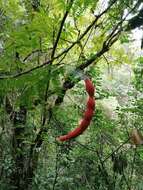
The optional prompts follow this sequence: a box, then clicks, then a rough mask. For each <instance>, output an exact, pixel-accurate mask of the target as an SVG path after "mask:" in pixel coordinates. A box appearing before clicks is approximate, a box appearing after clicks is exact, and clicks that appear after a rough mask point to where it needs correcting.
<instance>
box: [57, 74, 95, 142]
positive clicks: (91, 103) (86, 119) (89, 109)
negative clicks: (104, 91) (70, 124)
mask: <svg viewBox="0 0 143 190" xmlns="http://www.w3.org/2000/svg"><path fill="white" fill-rule="evenodd" d="M84 82H85V88H86V91H87V93H88V95H89V97H88V100H87V104H86V111H85V112H84V114H83V119H82V120H81V122H80V124H79V127H77V128H76V129H74V130H73V131H70V132H69V133H68V134H67V135H63V136H60V137H58V138H57V140H59V141H67V140H70V139H72V138H75V137H77V136H79V135H81V134H82V133H83V132H84V131H85V130H86V128H87V127H88V126H89V124H90V122H91V119H92V116H93V113H94V109H95V99H94V91H95V89H94V86H93V84H92V82H91V81H90V80H89V79H88V78H86V79H85V80H84Z"/></svg>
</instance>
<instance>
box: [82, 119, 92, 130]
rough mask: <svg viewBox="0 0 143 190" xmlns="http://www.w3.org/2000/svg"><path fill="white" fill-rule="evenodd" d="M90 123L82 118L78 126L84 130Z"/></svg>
mask: <svg viewBox="0 0 143 190" xmlns="http://www.w3.org/2000/svg"><path fill="white" fill-rule="evenodd" d="M90 121H91V120H86V119H85V118H83V119H82V120H81V122H80V124H79V126H80V127H81V128H82V129H83V130H85V129H86V128H87V127H88V125H89V124H90Z"/></svg>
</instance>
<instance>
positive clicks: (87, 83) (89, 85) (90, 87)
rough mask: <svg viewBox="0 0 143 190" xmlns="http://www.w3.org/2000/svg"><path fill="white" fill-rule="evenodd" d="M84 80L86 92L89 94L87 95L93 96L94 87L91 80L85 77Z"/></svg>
mask: <svg viewBox="0 0 143 190" xmlns="http://www.w3.org/2000/svg"><path fill="white" fill-rule="evenodd" d="M84 81H85V88H86V92H87V93H88V94H89V96H91V97H93V96H94V91H95V89H94V86H93V84H92V82H91V80H90V79H88V78H86V79H85V80H84Z"/></svg>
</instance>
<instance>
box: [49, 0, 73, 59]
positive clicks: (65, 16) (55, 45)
mask: <svg viewBox="0 0 143 190" xmlns="http://www.w3.org/2000/svg"><path fill="white" fill-rule="evenodd" d="M73 1H74V0H71V1H70V5H69V6H68V7H67V10H66V12H65V14H64V17H63V19H62V22H61V25H60V28H59V32H58V35H57V38H56V41H55V43H54V46H53V51H52V54H51V59H53V58H54V55H55V51H56V48H57V45H58V42H59V39H60V36H61V33H62V30H63V27H64V23H65V21H66V18H67V16H68V14H69V11H70V9H71V7H72V4H73Z"/></svg>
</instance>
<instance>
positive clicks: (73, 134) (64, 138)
mask: <svg viewBox="0 0 143 190" xmlns="http://www.w3.org/2000/svg"><path fill="white" fill-rule="evenodd" d="M81 133H82V129H81V127H77V128H76V129H75V130H73V131H70V132H69V133H68V134H67V135H63V136H60V137H58V138H57V140H59V141H67V140H69V139H71V138H75V137H76V136H78V135H80V134H81Z"/></svg>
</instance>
